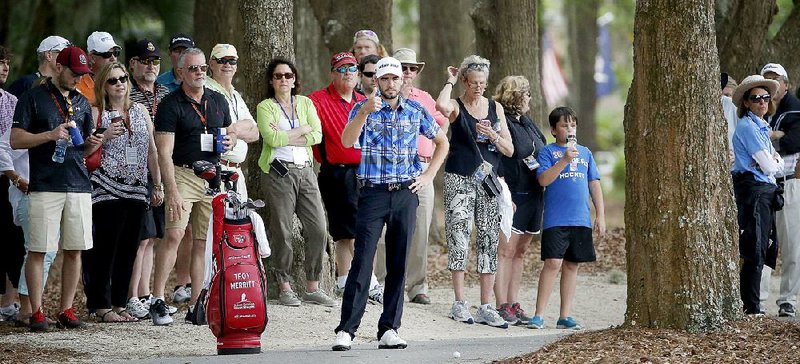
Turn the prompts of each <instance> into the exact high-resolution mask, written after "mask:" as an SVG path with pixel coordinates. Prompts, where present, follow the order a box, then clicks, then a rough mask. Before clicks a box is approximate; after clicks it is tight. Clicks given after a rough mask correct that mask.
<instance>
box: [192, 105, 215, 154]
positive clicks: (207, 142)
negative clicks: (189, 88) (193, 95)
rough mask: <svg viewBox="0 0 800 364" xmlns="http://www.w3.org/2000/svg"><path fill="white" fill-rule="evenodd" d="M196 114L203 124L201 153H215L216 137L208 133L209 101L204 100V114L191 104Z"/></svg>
mask: <svg viewBox="0 0 800 364" xmlns="http://www.w3.org/2000/svg"><path fill="white" fill-rule="evenodd" d="M190 103H191V105H192V108H193V109H194V112H195V113H197V116H198V117H199V118H200V123H202V124H203V134H200V151H201V152H213V151H214V136H213V135H212V134H209V133H208V116H207V115H206V113H207V112H208V100H203V112H202V113H201V112H200V109H199V108H197V105H195V104H194V103H193V102H190Z"/></svg>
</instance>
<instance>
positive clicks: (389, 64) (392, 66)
mask: <svg viewBox="0 0 800 364" xmlns="http://www.w3.org/2000/svg"><path fill="white" fill-rule="evenodd" d="M386 74H393V75H395V76H400V77H403V66H402V65H401V64H400V61H398V60H397V59H396V58H394V57H383V58H381V60H380V61H378V63H376V64H375V77H377V78H381V77H383V76H384V75H386Z"/></svg>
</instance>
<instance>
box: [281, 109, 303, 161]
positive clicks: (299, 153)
mask: <svg viewBox="0 0 800 364" xmlns="http://www.w3.org/2000/svg"><path fill="white" fill-rule="evenodd" d="M276 102H277V100H276ZM289 105H290V107H291V109H292V116H291V117H289V113H287V112H286V110H284V109H283V105H281V104H280V103H278V107H279V108H280V109H281V112H283V116H285V117H286V120H287V121H288V122H289V128H291V129H294V128H296V127H298V126H299V124H300V121H299V120H298V119H296V118H295V117H296V115H295V111H294V96H291V97H290V98H289ZM291 149H292V159H293V160H294V161H293V162H294V163H295V164H305V163H306V162H308V153H307V152H306V150H305V148H303V147H296V146H291Z"/></svg>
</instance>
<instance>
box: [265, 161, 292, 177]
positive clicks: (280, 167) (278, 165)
mask: <svg viewBox="0 0 800 364" xmlns="http://www.w3.org/2000/svg"><path fill="white" fill-rule="evenodd" d="M269 165H270V167H272V170H273V171H275V173H277V174H278V175H279V176H281V177H283V176H286V175H287V174H289V168H287V167H286V165H284V164H283V162H281V161H280V160H278V159H274V160H273V161H272V163H270V164H269Z"/></svg>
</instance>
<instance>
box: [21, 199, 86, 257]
mask: <svg viewBox="0 0 800 364" xmlns="http://www.w3.org/2000/svg"><path fill="white" fill-rule="evenodd" d="M29 204H30V206H29V218H30V231H29V235H30V242H29V247H28V249H29V250H30V251H33V252H39V253H47V252H55V251H58V250H59V248H61V249H64V250H89V249H91V248H92V246H93V240H92V194H91V193H88V192H86V193H73V192H31V194H30V199H29ZM59 233H60V236H61V244H60V245H59Z"/></svg>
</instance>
